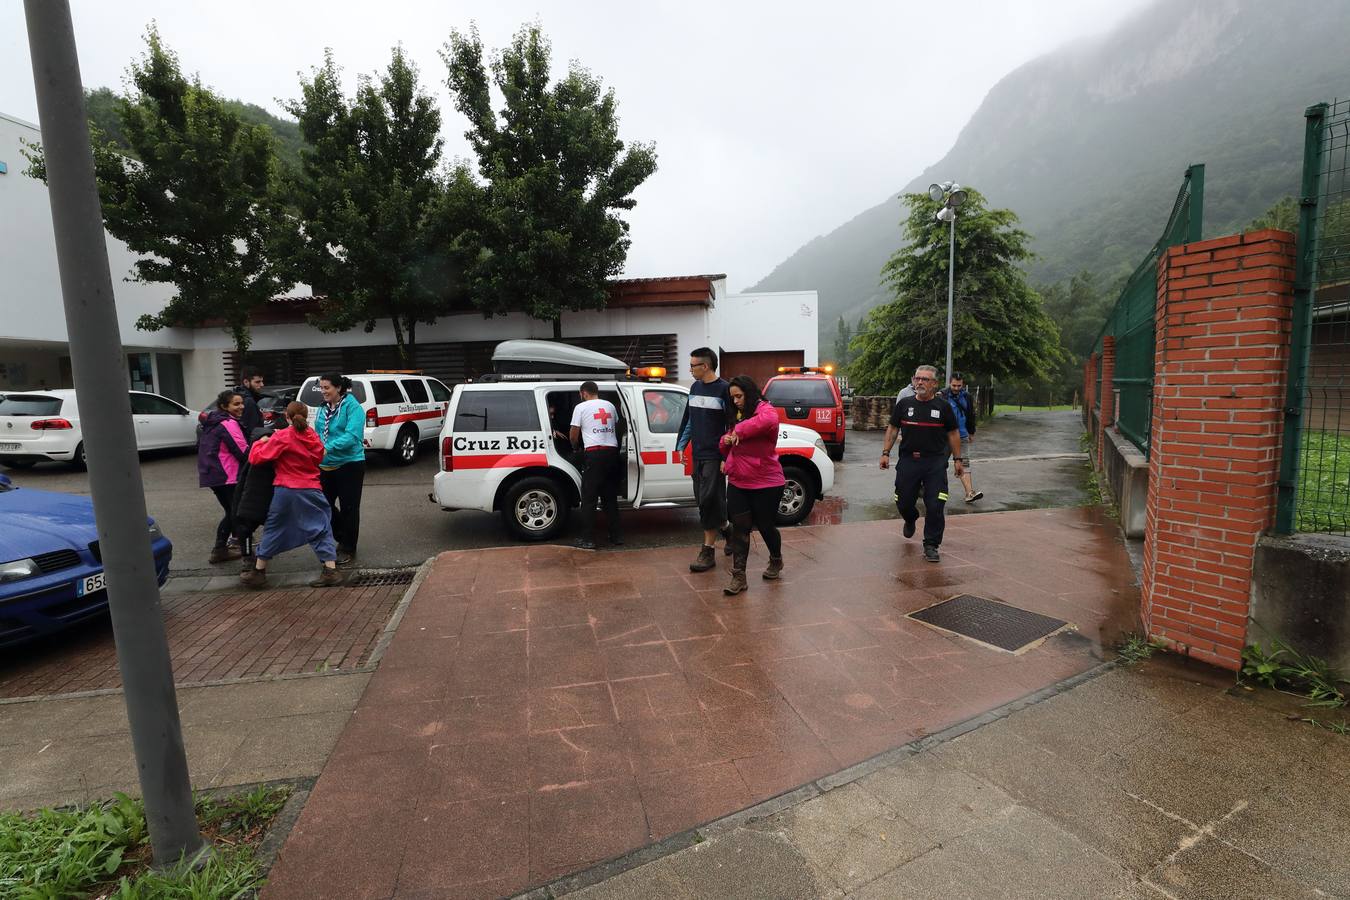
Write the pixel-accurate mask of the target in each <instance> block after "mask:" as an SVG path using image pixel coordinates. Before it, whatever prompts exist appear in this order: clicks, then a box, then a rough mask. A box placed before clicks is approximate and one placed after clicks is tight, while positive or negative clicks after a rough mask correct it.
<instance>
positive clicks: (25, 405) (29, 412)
mask: <svg viewBox="0 0 1350 900" xmlns="http://www.w3.org/2000/svg"><path fill="white" fill-rule="evenodd" d="M129 393H130V394H131V417H132V420H133V421H134V423H135V425H136V449H137V450H160V449H164V448H169V447H195V446H197V413H196V412H195V411H193V410H190V409H188V408H187V407H185V406H182V405H180V404H178V403H175V402H174V401H172V400H170V399H169V398H168V397H161V396H160V395H159V394H148V393H145V392H143V391H130V392H129ZM43 460H56V461H59V462H68V463H72V464H74V465H76V466H80V467H83V466H84V432H83V431H82V430H81V429H80V410H79V408H78V407H77V406H76V404H75V391H73V390H71V389H70V388H61V389H58V390H44V391H11V392H9V393H6V394H0V465H5V466H9V467H10V468H11V469H20V468H25V467H27V466H31V465H33V464H34V463H38V462H42V461H43Z"/></svg>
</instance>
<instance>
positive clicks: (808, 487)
mask: <svg viewBox="0 0 1350 900" xmlns="http://www.w3.org/2000/svg"><path fill="white" fill-rule="evenodd" d="M783 477H784V478H786V479H787V483H786V484H784V485H783V497H782V499H781V500H779V501H778V524H779V525H784V526H786V525H799V524H801V523H802V522H804V521H806V517H807V516H809V515H811V508H812V507H813V506H815V505H816V490H815V485H814V484H813V483H812V481H811V476H810V475H808V474H807V473H806V472H805V471H804V470H803V469H802V468H801V466H783Z"/></svg>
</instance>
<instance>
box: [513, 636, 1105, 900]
mask: <svg viewBox="0 0 1350 900" xmlns="http://www.w3.org/2000/svg"><path fill="white" fill-rule="evenodd" d="M1118 665H1119V663H1118V662H1117V661H1115V660H1109V661H1107V662H1104V663H1101V664H1100V665H1097V666H1094V667H1093V668H1091V669H1089V670H1088V671H1086V672H1080V673H1079V674H1077V675H1074V676H1072V677H1070V678H1066V679H1064V680H1063V681H1059V682H1056V683H1055V684H1052V685H1050V686H1049V687H1045V688H1042V689H1040V690H1038V691H1033V692H1032V693H1030V694H1027V695H1026V696H1023V697H1019V698H1018V699H1016V700H1013V701H1011V702H1008V703H1005V704H1003V705H1002V706H999V707H996V708H994V709H991V710H989V711H988V712H985V713H981V714H980V715H978V716H974V717H972V718H970V719H967V720H965V721H964V722H958V723H957V724H955V725H952V726H950V727H948V728H944V729H943V730H942V731H938V732H934V733H933V734H930V735H925V736H924V737H921V738H919V739H917V740H914V741H910V742H909V743H908V744H904V745H902V746H900V747H895V748H893V749H891V750H886V751H883V752H881V753H878V754H877V755H876V756H873V757H871V758H870V759H866V760H863V761H862V762H860V763H857V764H856V765H852V766H849V767H848V768H847V769H842V770H840V771H838V772H835V773H833V774H831V775H826V776H824V777H822V778H817V779H816V780H815V781H810V782H807V783H806V784H804V785H802V786H801V787H799V788H795V789H794V790H791V791H787V792H786V793H782V794H779V795H778V796H776V797H771V798H769V799H768V800H765V801H763V802H761V803H756V804H755V805H754V806H748V807H746V808H745V809H742V810H740V811H739V812H734V813H732V814H731V815H729V816H723V817H722V818H720V819H717V820H715V821H712V822H709V823H707V824H706V825H700V826H698V827H696V828H691V829H688V830H687V831H682V832H680V833H679V834H674V835H671V836H670V837H668V838H666V839H664V840H662V841H658V842H657V843H655V844H649V845H648V846H646V847H642V848H641V849H638V850H634V851H633V852H632V853H627V854H624V855H623V856H618V857H615V858H614V859H610V860H606V861H605V862H601V863H597V864H596V865H594V866H591V867H590V868H588V869H584V870H582V871H580V872H574V873H573V874H571V875H566V876H564V877H562V878H559V879H556V880H554V881H551V882H549V883H548V884H544V885H540V886H538V887H535V888H531V889H530V890H528V891H524V892H522V893H519V894H513V895H512V900H554V898H557V897H562V896H564V895H566V894H571V893H574V892H576V891H579V890H582V889H584V888H588V887H592V886H594V885H596V884H599V883H600V882H602V881H607V880H608V879H610V878H613V877H615V876H616V875H622V874H623V873H624V872H627V871H630V870H632V869H635V868H638V867H639V866H642V865H645V864H647V863H650V862H655V861H656V860H658V859H662V858H663V857H666V856H670V855H671V854H674V853H677V852H679V851H681V850H685V849H688V848H689V847H692V846H694V845H695V844H701V843H704V842H705V841H709V840H712V839H713V838H714V837H717V836H719V835H722V834H726V833H727V832H730V831H734V830H735V829H736V828H739V827H741V826H742V825H747V824H751V823H754V822H756V821H758V820H760V819H766V818H768V817H769V816H772V815H775V814H777V813H780V812H782V811H783V810H785V809H790V808H792V807H794V806H797V805H799V804H802V803H805V802H806V801H808V800H813V799H815V798H817V797H819V796H821V795H823V794H826V793H828V792H829V791H833V790H836V789H838V788H841V787H844V786H846V785H849V784H852V783H853V782H855V781H858V780H859V779H861V778H863V777H864V776H867V775H871V774H872V773H873V772H877V771H880V770H882V769H885V768H887V767H889V766H893V765H895V764H897V763H900V762H903V761H905V760H906V759H909V758H910V757H912V756H917V755H918V754H920V753H924V752H926V751H928V750H931V749H933V748H934V747H937V746H939V745H941V744H945V743H947V742H948V741H951V740H954V739H955V738H958V737H960V736H961V735H963V734H968V733H969V732H972V731H975V730H976V729H979V728H983V727H984V726H985V725H989V724H991V723H993V722H997V721H998V720H1000V719H1005V718H1007V717H1008V716H1010V715H1012V714H1013V713H1015V712H1019V711H1021V710H1024V709H1027V708H1028V707H1031V706H1035V705H1036V704H1038V703H1042V702H1044V701H1046V700H1049V699H1050V698H1051V697H1055V696H1058V695H1060V694H1062V693H1064V692H1066V691H1070V690H1073V689H1074V688H1076V687H1078V686H1079V685H1081V684H1086V683H1087V682H1089V681H1092V680H1094V679H1096V678H1099V677H1101V676H1102V675H1105V674H1106V673H1107V672H1110V671H1112V670H1114V669H1115V668H1117V666H1118Z"/></svg>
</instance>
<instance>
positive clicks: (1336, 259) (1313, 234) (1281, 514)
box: [1275, 100, 1350, 534]
mask: <svg viewBox="0 0 1350 900" xmlns="http://www.w3.org/2000/svg"><path fill="white" fill-rule="evenodd" d="M1305 115H1306V126H1305V131H1304V147H1303V184H1302V188H1301V197H1300V201H1299V207H1300V208H1299V223H1298V249H1297V263H1296V266H1295V273H1294V310H1293V329H1292V330H1293V336H1292V338H1293V339H1292V344H1291V347H1290V354H1289V387H1288V391H1287V393H1286V403H1285V428H1284V442H1283V456H1282V457H1281V460H1280V492H1279V502H1278V504H1277V507H1276V517H1275V529H1276V531H1279V532H1281V533H1284V534H1288V533H1290V532H1292V531H1310V532H1329V533H1334V534H1350V384H1347V382H1350V100H1338V101H1336V102H1334V103H1319V104H1317V105H1316V106H1312V107H1309V108H1308V110H1307V112H1306V113H1305Z"/></svg>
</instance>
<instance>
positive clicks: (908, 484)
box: [895, 455, 947, 547]
mask: <svg viewBox="0 0 1350 900" xmlns="http://www.w3.org/2000/svg"><path fill="white" fill-rule="evenodd" d="M920 491H922V492H923V509H924V513H923V542H924V544H925V545H929V546H933V547H939V546H941V545H942V532H943V531H944V530H945V529H946V527H947V514H946V506H947V457H946V456H925V457H921V458H919V459H915V458H914V457H913V456H903V455H902V456H901V457H900V458H899V459H898V460H897V461H896V463H895V508H896V509H897V510H899V511H900V518H902V519H904V520H905V521H906V522H913V521H915V520H917V519H918V518H919V507H918V505H917V504H918V499H919V492H920Z"/></svg>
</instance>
